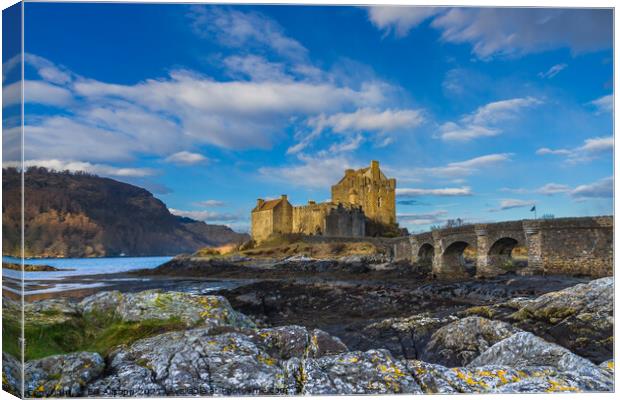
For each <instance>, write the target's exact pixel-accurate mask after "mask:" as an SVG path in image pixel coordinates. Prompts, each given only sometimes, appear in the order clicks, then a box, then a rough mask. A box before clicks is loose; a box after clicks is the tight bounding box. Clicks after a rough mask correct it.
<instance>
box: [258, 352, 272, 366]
mask: <svg viewBox="0 0 620 400" xmlns="http://www.w3.org/2000/svg"><path fill="white" fill-rule="evenodd" d="M256 359H257V360H258V361H259V362H262V363H263V364H266V365H269V366H270V367H271V366H274V365H275V364H276V360H274V359H273V358H271V357H269V356H263V355H262V354H259V355H258V356H257V357H256Z"/></svg>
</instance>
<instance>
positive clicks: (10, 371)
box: [2, 352, 22, 397]
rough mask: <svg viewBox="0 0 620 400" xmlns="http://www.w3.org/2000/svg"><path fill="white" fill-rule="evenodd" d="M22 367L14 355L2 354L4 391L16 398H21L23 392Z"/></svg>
mask: <svg viewBox="0 0 620 400" xmlns="http://www.w3.org/2000/svg"><path fill="white" fill-rule="evenodd" d="M21 376H22V365H21V362H20V361H19V360H18V359H17V358H15V357H13V356H12V355H10V354H8V353H5V352H2V390H4V391H6V392H9V393H11V394H12V395H14V396H17V397H22V396H20V394H21V391H22V381H21Z"/></svg>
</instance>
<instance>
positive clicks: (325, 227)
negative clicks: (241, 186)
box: [252, 161, 396, 242]
mask: <svg viewBox="0 0 620 400" xmlns="http://www.w3.org/2000/svg"><path fill="white" fill-rule="evenodd" d="M395 192H396V179H388V178H386V176H385V175H384V174H383V172H381V170H380V169H379V162H378V161H371V163H370V167H366V168H362V169H358V170H353V169H348V170H346V171H345V175H344V177H343V178H342V179H341V180H340V182H338V183H337V184H335V185H334V186H332V199H331V201H328V202H324V203H315V202H314V201H309V202H308V204H306V205H302V206H293V205H291V203H289V201H288V198H287V196H286V195H282V196H281V197H280V198H279V199H274V200H269V201H265V200H263V199H258V200H257V202H256V207H254V209H253V210H252V239H254V240H255V241H256V242H262V241H264V240H266V239H267V238H269V237H270V236H271V235H278V234H287V233H301V234H305V235H324V236H334V237H343V236H344V237H361V236H374V235H377V234H381V233H383V232H386V231H389V230H390V229H393V228H395V227H396V202H395Z"/></svg>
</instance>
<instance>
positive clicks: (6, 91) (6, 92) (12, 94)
mask: <svg viewBox="0 0 620 400" xmlns="http://www.w3.org/2000/svg"><path fill="white" fill-rule="evenodd" d="M21 101H22V85H21V81H18V82H13V83H11V84H8V85H4V84H3V85H2V108H5V107H9V106H14V105H16V104H20V103H21Z"/></svg>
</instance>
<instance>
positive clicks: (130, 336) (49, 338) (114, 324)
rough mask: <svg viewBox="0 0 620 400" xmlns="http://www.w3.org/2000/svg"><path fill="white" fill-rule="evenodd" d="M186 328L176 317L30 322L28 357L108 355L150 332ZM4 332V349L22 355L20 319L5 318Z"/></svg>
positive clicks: (27, 325)
mask: <svg viewBox="0 0 620 400" xmlns="http://www.w3.org/2000/svg"><path fill="white" fill-rule="evenodd" d="M183 329H186V325H185V324H184V323H183V322H181V321H180V320H179V319H177V318H172V319H168V320H154V319H153V320H144V321H140V322H126V321H120V320H119V319H118V318H113V317H103V316H92V315H91V316H87V317H86V318H80V317H75V318H72V319H69V320H67V321H64V322H61V323H57V324H37V323H32V322H31V323H27V324H26V326H25V337H26V349H25V358H26V360H32V359H38V358H42V357H46V356H49V355H54V354H65V353H71V352H74V351H94V352H97V353H100V354H102V355H107V353H108V352H109V351H110V350H111V349H112V348H114V347H116V346H118V345H121V344H131V343H133V342H135V341H136V340H139V339H143V338H146V337H149V336H154V335H157V334H160V333H164V332H169V331H174V330H183ZM2 334H3V337H4V340H3V341H2V350H3V351H5V352H7V353H9V354H11V355H13V356H15V357H18V358H19V357H20V349H19V344H18V340H17V338H19V335H20V325H19V321H13V320H10V319H3V321H2Z"/></svg>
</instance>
